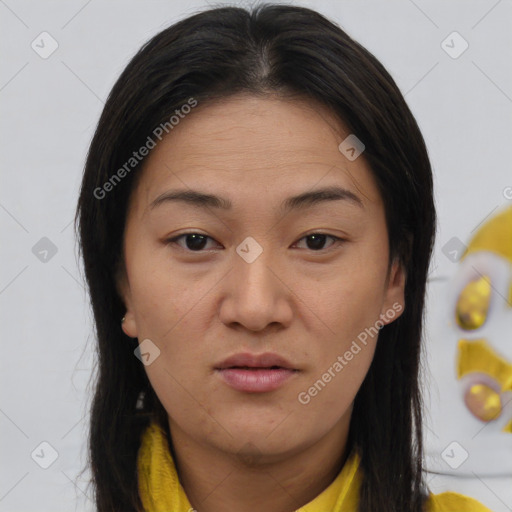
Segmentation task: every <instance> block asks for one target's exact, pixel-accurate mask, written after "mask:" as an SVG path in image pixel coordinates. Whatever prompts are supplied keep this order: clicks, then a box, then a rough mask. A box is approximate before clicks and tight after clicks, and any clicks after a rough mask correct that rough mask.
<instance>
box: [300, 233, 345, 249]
mask: <svg viewBox="0 0 512 512" xmlns="http://www.w3.org/2000/svg"><path fill="white" fill-rule="evenodd" d="M327 238H331V239H332V240H334V243H332V244H331V245H330V247H332V246H333V245H336V244H338V243H340V242H343V239H341V238H339V237H337V236H334V235H327V234H324V233H311V234H310V235H306V236H304V237H302V238H301V239H300V240H299V241H301V240H306V245H307V246H308V247H307V248H308V249H311V250H312V251H321V250H323V249H324V247H323V246H324V244H325V241H326V239H327Z"/></svg>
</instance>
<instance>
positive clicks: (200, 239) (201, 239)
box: [167, 233, 344, 252]
mask: <svg viewBox="0 0 512 512" xmlns="http://www.w3.org/2000/svg"><path fill="white" fill-rule="evenodd" d="M328 238H331V239H332V240H333V243H332V244H331V245H330V246H329V247H332V246H333V245H336V244H337V243H340V242H343V241H344V240H343V239H342V238H339V237H337V236H334V235H327V234H324V233H311V234H310V235H306V236H304V237H302V238H301V239H300V240H299V242H297V244H298V243H300V242H301V241H302V240H306V249H310V250H312V251H316V252H318V251H322V250H324V249H325V247H324V245H325V243H326V240H327V239H328ZM182 239H184V240H185V247H183V245H181V244H179V243H178V240H182ZM208 239H209V240H213V238H211V237H209V236H208V235H203V234H201V233H183V234H182V235H179V236H177V237H174V238H171V239H169V240H168V241H167V242H168V243H177V244H178V245H179V246H180V247H181V248H182V249H185V250H188V251H189V252H203V249H205V246H206V245H207V241H208Z"/></svg>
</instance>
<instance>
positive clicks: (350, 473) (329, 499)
mask: <svg viewBox="0 0 512 512" xmlns="http://www.w3.org/2000/svg"><path fill="white" fill-rule="evenodd" d="M359 462H360V459H359V456H358V455H357V453H356V452H353V453H352V454H351V455H350V456H349V458H348V459H347V461H346V463H345V465H344V466H343V469H342V470H341V471H340V473H339V474H338V476H337V477H336V479H335V480H334V481H333V482H332V483H331V485H329V487H327V488H326V489H325V490H324V491H323V492H322V493H321V494H319V495H318V496H317V497H316V498H315V499H314V500H313V501H310V502H309V503H307V504H306V505H304V506H303V507H301V508H300V509H299V511H300V512H325V511H326V510H329V511H330V512H341V511H342V510H343V511H344V512H346V511H356V510H357V504H358V501H359V500H358V496H359V486H360V483H361V476H360V473H359V471H358V468H359ZM137 468H138V474H139V494H140V497H141V500H142V504H143V506H144V510H145V511H146V512H161V511H163V510H172V511H173V512H190V511H192V510H193V508H192V506H191V505H190V502H189V501H188V498H187V495H186V494H185V491H184V490H183V487H182V486H181V484H180V482H179V479H178V473H177V471H176V466H175V465H174V461H173V459H172V456H171V454H170V452H169V448H168V443H167V438H166V435H165V433H164V432H163V430H162V429H161V427H160V426H158V425H157V424H156V423H152V424H151V425H149V427H148V428H147V429H146V431H145V432H144V434H143V436H142V444H141V447H140V450H139V454H138V459H137Z"/></svg>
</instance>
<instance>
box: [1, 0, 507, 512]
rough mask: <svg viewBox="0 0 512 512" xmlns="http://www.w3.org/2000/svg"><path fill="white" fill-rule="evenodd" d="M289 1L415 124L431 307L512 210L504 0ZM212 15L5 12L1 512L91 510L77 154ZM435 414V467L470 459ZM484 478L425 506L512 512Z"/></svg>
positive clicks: (443, 368) (75, 5) (151, 8)
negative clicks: (450, 42)
mask: <svg viewBox="0 0 512 512" xmlns="http://www.w3.org/2000/svg"><path fill="white" fill-rule="evenodd" d="M232 3H234V2H232ZM295 3H297V4H299V3H300V4H301V5H306V6H310V7H313V8H316V9H318V10H319V11H320V12H322V13H323V14H326V15H327V16H329V17H330V18H332V19H333V20H335V21H337V22H338V23H339V24H340V25H341V26H342V28H344V29H345V30H346V31H347V32H348V33H349V34H350V35H351V36H352V37H354V38H355V39H356V40H357V41H359V42H360V43H361V44H363V45H364V46H365V47H366V48H367V49H368V50H370V51H371V52H372V53H374V55H375V56H376V57H377V58H378V59H379V60H380V61H381V62H382V63H383V65H384V66H385V67H386V68H387V69H388V71H389V72H390V73H391V75H392V76H393V77H394V79H395V80H396V82H397V84H398V86H399V87H400V88H401V90H402V92H403V93H404V95H405V97H406V100H407V102H408V104H409V105H410V107H411V109H412V111H413V113H414V115H415V116H416V118H417V120H418V123H419V125H420V128H421V130H422V132H423V134H424V137H425V139H426V142H427V146H428V148H429V153H430V157H431V161H432V164H433V167H434V173H435V185H436V202H437V208H438V215H439V234H438V239H437V245H436V254H435V258H434V262H433V266H432V274H431V278H432V280H431V281H430V286H431V293H430V294H429V300H430V301H431V302H432V300H433V299H432V297H436V296H437V295H436V294H441V295H442V293H443V287H445V288H446V286H449V284H448V283H449V278H450V277H451V276H453V274H454V273H455V272H456V270H457V265H455V264H454V263H452V262H451V261H450V260H449V259H448V258H446V257H445V256H444V254H443V253H442V251H441V249H442V247H443V245H444V244H445V243H446V242H447V241H448V240H449V239H450V238H452V237H453V236H456V237H458V238H459V239H460V240H461V241H463V242H464V243H467V242H468V241H469V239H470V237H471V236H472V234H474V230H475V229H476V228H477V226H479V225H480V224H481V223H482V222H483V221H484V220H485V219H486V218H488V216H489V215H490V214H491V213H492V212H493V211H498V209H499V208H500V207H503V206H505V205H506V204H511V201H510V200H507V199H506V197H505V195H504V190H505V189H506V187H508V186H511V185H512V172H511V169H510V162H511V151H512V149H511V148H512V143H511V141H512V123H511V113H512V72H511V62H512V30H511V21H512V2H511V1H510V0H501V1H496V0H479V1H468V0H464V1H460V0H457V1H456V0H452V1H450V2H446V1H435V2H434V1H431V2H427V1H421V0H415V1H414V2H413V1H412V0H395V1H389V0H388V1H386V2H382V1H381V2H379V1H378V0H373V1H361V0H357V1H348V0H342V1H327V0H326V1H318V2H313V1H309V2H295ZM206 6H207V4H206V3H205V2H194V1H190V0H188V1H173V2H171V1H145V2H142V1H134V0H130V1H126V0H124V1H110V0H108V1H105V0H104V1H102V2H100V1H99V0H90V1H81V2H78V1H63V0H61V1H48V0H47V1H40V2H29V1H28V0H25V1H23V0H5V1H4V0H0V34H1V40H2V64H1V69H0V101H1V108H2V113H1V116H0V120H1V121H0V130H1V134H0V137H1V138H0V140H1V141H2V152H1V155H0V159H1V160H0V161H1V173H2V174H1V180H2V181H1V189H0V229H1V231H2V237H3V243H2V244H1V249H0V257H1V266H0V269H1V270H0V311H1V318H0V328H1V340H2V357H1V359H0V365H1V367H0V379H1V380H0V386H1V387H0V390H1V395H0V433H1V435H0V450H1V455H0V456H1V461H2V463H1V464H2V465H1V473H0V476H1V478H0V511H9V512H31V511H38V512H44V511H52V512H58V511H66V512H69V511H70V510H77V511H85V510H92V509H93V508H92V503H91V501H90V500H89V499H88V498H87V494H89V493H90V491H88V490H87V488H86V478H87V473H86V474H85V475H84V476H83V477H82V478H81V479H77V480H76V478H77V475H78V472H79V471H80V470H81V469H82V468H83V464H84V462H85V440H86V436H87V428H88V427H87V418H88V416H87V407H88V400H89V397H90V394H89V392H88V389H87V383H88V379H89V377H90V374H91V368H92V356H91V354H92V348H93V346H94V338H93V335H92V332H93V331H92V323H91V315H90V312H89V304H88V297H87V294H86V292H85V289H84V282H83V278H82V274H81V271H80V263H79V262H78V261H77V246H76V241H75V239H74V233H73V225H72V220H73V216H74V211H75V207H76V201H77V196H78V188H79V185H80V181H81V173H82V169H83V164H84V160H85V155H86V151H87V148H88V144H89V142H90V139H91V137H92V134H93V130H94V127H95V124H96V122H97V120H98V118H99V115H100V112H101V109H102V107H103V104H104V101H105V99H106V97H107V94H108V93H109V91H110V89H111V87H112V86H113V84H114V82H115V80H116V78H117V76H118V75H119V73H120V72H121V71H122V70H123V68H124V66H125V65H126V64H127V62H128V60H129V59H130V58H131V56H132V55H133V54H134V53H135V52H136V51H137V50H138V49H139V47H140V46H141V45H142V44H143V43H144V42H145V41H146V40H147V39H149V38H150V37H151V36H153V35H155V34H156V33H157V32H159V31H160V30H162V29H163V28H165V27H167V26H168V25H170V24H171V23H173V22H174V21H176V20H178V19H181V18H183V17H185V16H187V15H188V14H191V13H193V12H195V11H197V10H199V9H201V8H203V7H206ZM43 31H46V32H48V33H49V34H51V36H52V37H53V38H54V39H55V40H56V41H57V43H58V49H57V50H56V51H55V52H54V53H53V54H52V55H51V56H50V57H49V58H47V59H43V58H41V57H40V56H39V55H38V54H37V53H36V52H35V51H34V50H33V49H32V47H31V44H32V41H34V40H36V42H37V39H36V38H37V37H38V36H39V34H41V32H43ZM453 31H457V32H459V33H460V35H461V36H462V37H463V38H464V39H465V40H466V41H467V43H468V44H469V48H468V49H467V50H466V51H465V52H464V53H463V54H462V55H461V56H460V57H458V58H457V59H453V58H452V57H450V56H449V55H448V54H447V53H446V52H445V51H444V50H443V48H442V47H441V43H442V41H443V40H445V39H446V37H447V36H448V35H449V34H451V33H452V32H453ZM457 44H459V43H456V44H455V48H457ZM459 48H460V46H459ZM43 237H47V238H49V239H50V240H51V241H52V243H53V244H54V245H55V246H56V249H57V252H56V254H55V255H54V256H53V257H51V258H49V260H48V261H47V262H42V261H40V260H39V259H38V258H37V257H36V256H35V255H34V253H33V252H32V248H33V246H34V245H35V244H36V243H37V242H38V241H39V240H40V239H41V238H43ZM429 311H430V312H429V319H428V321H429V332H430V333H431V335H430V336H429V338H428V342H429V344H430V345H431V349H432V350H431V354H432V352H433V351H437V352H436V355H435V357H430V365H431V367H430V371H431V374H432V376H433V380H434V382H433V383H432V386H433V389H437V396H438V398H437V399H438V400H441V401H442V400H443V399H444V400H447V399H448V398H446V397H450V398H449V399H450V400H456V399H457V398H456V397H455V398H453V397H454V396H455V395H454V393H453V389H452V391H449V390H448V391H446V394H444V392H445V389H447V388H450V386H451V387H452V388H453V386H454V385H455V383H454V381H453V376H452V375H451V374H450V375H448V373H449V372H450V371H451V368H452V366H450V364H452V363H450V364H447V363H446V361H447V358H451V359H453V350H454V343H455V341H456V339H455V338H454V337H453V335H451V334H449V335H447V336H446V340H444V341H445V342H444V343H442V344H440V343H439V341H440V340H439V337H438V334H437V333H439V325H441V324H442V321H440V320H439V317H438V316H436V315H435V314H434V312H433V311H435V307H434V308H431V309H430V310H429ZM440 322H441V324H440ZM510 332H512V329H510V330H509V331H508V333H507V335H508V340H507V341H508V343H510V342H512V340H511V339H510ZM447 372H448V373H447ZM443 379H445V380H446V382H445V381H444V380H443ZM433 394H434V395H435V392H434V393H433ZM438 410H439V406H436V405H435V404H434V405H432V414H431V419H430V423H429V429H430V430H431V432H433V436H432V435H430V436H429V438H428V452H429V453H430V454H431V455H432V456H434V457H435V456H436V455H438V453H439V451H440V449H442V448H444V446H443V443H444V441H445V440H448V439H449V440H454V439H455V440H458V441H459V442H460V443H461V444H462V445H464V443H465V439H466V438H467V437H468V436H470V432H469V431H468V429H467V428H466V421H465V418H464V417H461V416H458V417H457V416H453V417H450V418H446V417H442V416H441V415H440V414H439V413H438V412H436V411H438ZM461 414H464V411H463V410H462V411H461ZM457 421H458V422H459V427H460V431H459V430H458V428H459V427H458V426H457ZM447 432H448V433H447ZM450 436H451V437H450ZM496 439H497V437H496ZM496 439H494V441H492V442H491V444H490V445H489V446H480V448H481V449H482V450H484V451H485V450H487V449H488V453H489V457H488V459H489V460H490V461H492V460H493V459H500V458H501V460H502V462H503V461H505V460H510V459H512V447H511V443H510V440H507V441H505V442H504V444H501V441H498V442H496ZM500 439H501V438H500ZM475 440H478V438H475ZM43 441H46V442H48V443H50V445H51V446H53V447H54V449H55V450H56V451H57V452H58V458H57V460H56V461H55V462H54V463H53V464H52V465H51V466H50V467H49V468H48V469H46V470H45V469H42V468H41V467H39V466H38V465H37V464H36V463H35V462H34V460H33V459H32V458H31V453H32V452H33V451H34V449H36V448H37V447H38V446H39V445H40V443H41V442H43ZM493 443H494V444H493ZM507 443H508V444H507ZM500 447H501V448H500ZM46 453H49V452H48V451H46ZM470 455H471V454H470ZM477 469H478V468H477ZM479 471H480V473H478V472H477V474H473V476H469V477H465V478H460V477H459V476H458V475H457V473H456V472H455V474H453V472H452V474H451V475H450V476H447V475H430V476H429V478H428V480H429V482H430V485H431V486H432V490H433V491H434V492H440V491H441V490H445V489H452V490H458V491H460V492H465V493H467V494H470V495H473V496H475V497H477V498H478V499H480V500H481V501H482V502H483V503H485V504H486V505H487V506H488V507H489V508H491V509H492V510H494V511H506V510H512V470H511V472H510V473H508V474H506V475H502V476H501V477H497V476H492V475H491V476H489V475H488V471H487V468H485V467H482V468H480V470H479Z"/></svg>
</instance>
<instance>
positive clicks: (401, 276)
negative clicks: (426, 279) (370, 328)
mask: <svg viewBox="0 0 512 512" xmlns="http://www.w3.org/2000/svg"><path fill="white" fill-rule="evenodd" d="M405 280H406V272H405V268H404V266H403V264H402V263H401V262H400V261H399V259H395V260H394V261H393V263H392V264H391V269H390V270H389V273H388V277H387V281H386V289H385V291H384V301H383V303H382V309H381V312H380V319H381V320H382V322H383V323H384V325H387V324H390V323H391V322H393V320H396V319H397V318H398V317H399V316H400V315H401V314H402V313H403V311H404V308H405Z"/></svg>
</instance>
